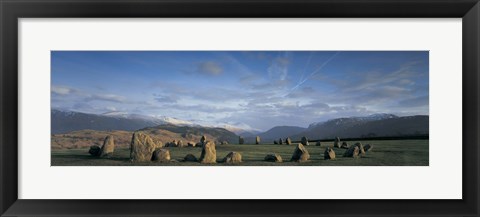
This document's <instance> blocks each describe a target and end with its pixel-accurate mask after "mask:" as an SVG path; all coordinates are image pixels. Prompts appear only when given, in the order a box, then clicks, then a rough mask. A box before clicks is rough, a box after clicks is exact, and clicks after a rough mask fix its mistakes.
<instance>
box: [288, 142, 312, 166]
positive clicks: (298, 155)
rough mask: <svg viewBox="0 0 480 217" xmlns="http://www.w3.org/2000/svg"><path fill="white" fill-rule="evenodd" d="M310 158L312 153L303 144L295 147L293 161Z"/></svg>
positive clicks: (303, 160)
mask: <svg viewBox="0 0 480 217" xmlns="http://www.w3.org/2000/svg"><path fill="white" fill-rule="evenodd" d="M309 158H310V154H309V153H308V151H307V149H306V148H305V147H304V146H303V145H302V144H298V145H297V147H296V148H295V151H293V155H292V159H291V161H295V162H305V161H308V159H309Z"/></svg>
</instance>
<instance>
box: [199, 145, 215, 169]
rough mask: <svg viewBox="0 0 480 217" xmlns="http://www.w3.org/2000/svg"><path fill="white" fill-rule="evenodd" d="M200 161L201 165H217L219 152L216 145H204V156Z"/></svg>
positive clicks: (202, 155) (201, 156)
mask: <svg viewBox="0 0 480 217" xmlns="http://www.w3.org/2000/svg"><path fill="white" fill-rule="evenodd" d="M198 160H199V162H200V163H204V164H211V163H216V162H217V151H216V150H215V143H213V142H207V143H206V144H205V145H203V148H202V154H201V155H200V159H198Z"/></svg>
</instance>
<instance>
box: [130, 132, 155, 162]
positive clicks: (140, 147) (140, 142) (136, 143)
mask: <svg viewBox="0 0 480 217" xmlns="http://www.w3.org/2000/svg"><path fill="white" fill-rule="evenodd" d="M155 147H156V145H155V143H154V142H153V140H152V138H150V136H148V135H147V134H144V133H142V132H135V133H133V136H132V141H131V142H130V160H132V161H149V160H151V159H152V153H153V151H155Z"/></svg>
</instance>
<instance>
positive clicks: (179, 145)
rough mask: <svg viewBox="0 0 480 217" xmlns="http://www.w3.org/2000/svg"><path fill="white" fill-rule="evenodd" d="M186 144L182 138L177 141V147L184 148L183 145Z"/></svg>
mask: <svg viewBox="0 0 480 217" xmlns="http://www.w3.org/2000/svg"><path fill="white" fill-rule="evenodd" d="M185 146H187V144H185V143H183V141H182V140H178V142H177V147H180V148H183V147H185Z"/></svg>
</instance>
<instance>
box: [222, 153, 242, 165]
mask: <svg viewBox="0 0 480 217" xmlns="http://www.w3.org/2000/svg"><path fill="white" fill-rule="evenodd" d="M222 162H224V163H227V164H234V163H241V162H242V155H241V154H240V153H238V152H230V153H228V154H227V156H226V157H225V158H223V161H222Z"/></svg>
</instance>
